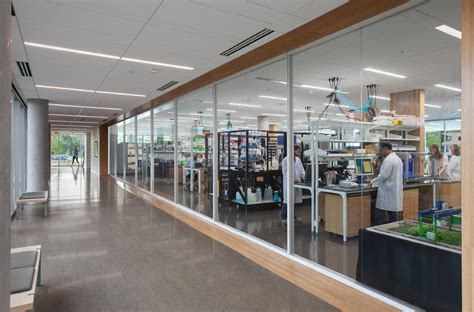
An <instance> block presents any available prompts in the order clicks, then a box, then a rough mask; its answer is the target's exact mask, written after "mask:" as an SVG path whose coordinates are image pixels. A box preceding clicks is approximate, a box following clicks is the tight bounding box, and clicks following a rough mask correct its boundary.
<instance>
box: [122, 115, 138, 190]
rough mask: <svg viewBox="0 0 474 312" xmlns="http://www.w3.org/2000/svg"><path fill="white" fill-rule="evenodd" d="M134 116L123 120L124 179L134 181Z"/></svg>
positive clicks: (135, 161)
mask: <svg viewBox="0 0 474 312" xmlns="http://www.w3.org/2000/svg"><path fill="white" fill-rule="evenodd" d="M135 123H136V122H135V117H132V118H129V119H127V120H125V155H126V160H125V161H126V168H125V180H126V181H128V182H131V183H135V181H136V177H135V169H136V165H137V160H136V150H135V144H136V143H135V139H136V138H135Z"/></svg>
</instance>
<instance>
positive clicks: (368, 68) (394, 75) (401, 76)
mask: <svg viewBox="0 0 474 312" xmlns="http://www.w3.org/2000/svg"><path fill="white" fill-rule="evenodd" d="M364 70H366V71H369V72H373V73H376V74H381V75H386V76H390V77H396V78H406V76H403V75H399V74H394V73H390V72H387V71H384V70H380V69H375V68H370V67H366V68H364Z"/></svg>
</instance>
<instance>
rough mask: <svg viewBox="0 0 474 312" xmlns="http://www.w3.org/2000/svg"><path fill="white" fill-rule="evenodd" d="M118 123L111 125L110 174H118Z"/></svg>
mask: <svg viewBox="0 0 474 312" xmlns="http://www.w3.org/2000/svg"><path fill="white" fill-rule="evenodd" d="M117 137H118V132H117V125H116V124H115V125H112V126H110V127H109V174H110V175H111V176H114V177H116V176H117Z"/></svg>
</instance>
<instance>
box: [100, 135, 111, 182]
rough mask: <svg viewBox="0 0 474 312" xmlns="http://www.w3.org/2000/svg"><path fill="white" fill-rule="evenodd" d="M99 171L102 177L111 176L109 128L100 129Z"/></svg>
mask: <svg viewBox="0 0 474 312" xmlns="http://www.w3.org/2000/svg"><path fill="white" fill-rule="evenodd" d="M99 169H100V175H101V176H106V175H108V174H109V132H108V128H107V126H100V127H99Z"/></svg>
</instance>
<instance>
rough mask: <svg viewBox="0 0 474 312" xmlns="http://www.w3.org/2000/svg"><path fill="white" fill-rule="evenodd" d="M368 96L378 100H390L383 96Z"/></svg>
mask: <svg viewBox="0 0 474 312" xmlns="http://www.w3.org/2000/svg"><path fill="white" fill-rule="evenodd" d="M370 97H371V98H374V99H378V100H384V101H390V98H388V97H385V96H378V95H371V96H370Z"/></svg>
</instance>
